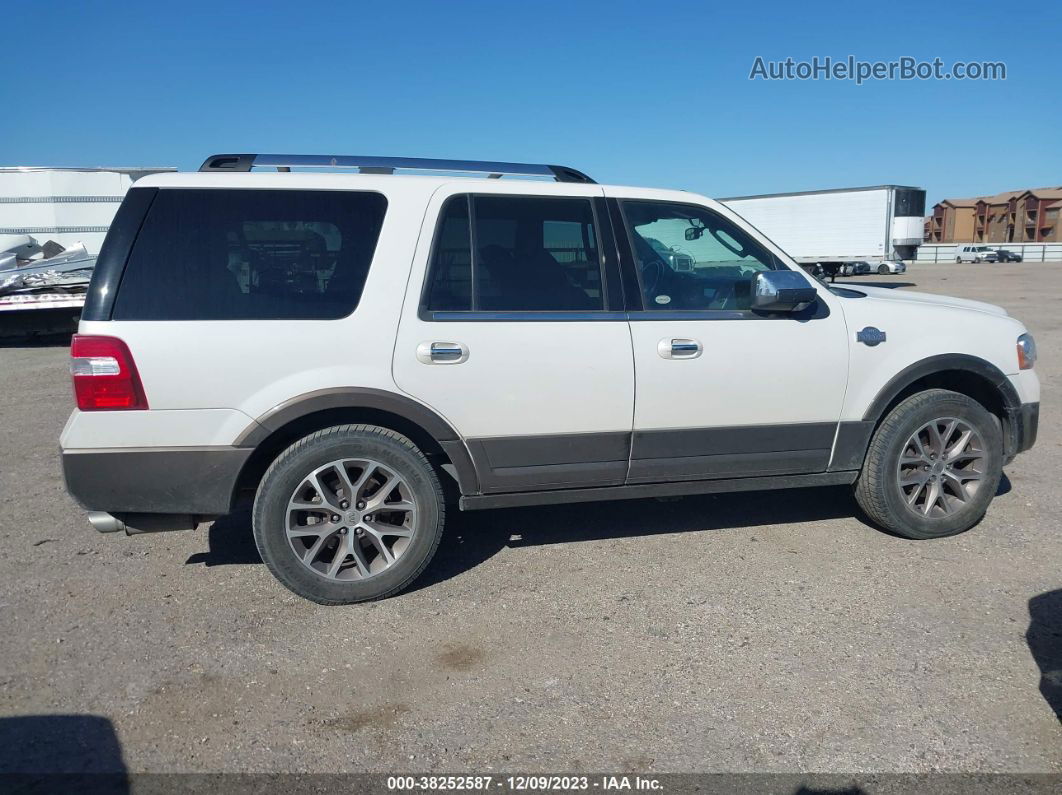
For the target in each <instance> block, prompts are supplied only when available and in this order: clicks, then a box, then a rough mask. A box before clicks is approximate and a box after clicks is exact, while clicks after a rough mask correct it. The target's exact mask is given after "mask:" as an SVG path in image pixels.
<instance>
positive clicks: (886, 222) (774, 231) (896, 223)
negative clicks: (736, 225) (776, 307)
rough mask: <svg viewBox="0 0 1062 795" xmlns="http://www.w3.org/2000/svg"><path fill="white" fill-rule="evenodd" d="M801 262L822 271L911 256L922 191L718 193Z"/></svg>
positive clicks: (836, 271)
mask: <svg viewBox="0 0 1062 795" xmlns="http://www.w3.org/2000/svg"><path fill="white" fill-rule="evenodd" d="M720 201H722V202H723V203H724V204H726V205H727V206H728V207H730V208H731V209H732V210H733V211H734V212H736V213H737V214H738V215H740V216H742V217H743V218H745V219H746V220H748V221H749V223H751V224H752V225H753V226H755V227H757V228H758V229H759V230H760V231H761V232H763V233H764V234H765V235H767V237H769V238H771V240H773V241H774V242H775V243H777V244H778V245H779V246H780V247H781V248H782V249H783V250H784V251H785V252H786V253H787V254H789V256H791V257H792V258H793V259H795V260H796V261H797V262H798V263H800V264H801V265H803V266H804V267H806V268H809V269H814V268H815V267H816V266H818V267H820V268H821V269H822V271H823V272H824V273H825V274H826V275H828V276H836V275H838V274H843V273H847V272H850V270H851V269H850V267H848V266H851V264H852V263H857V262H867V263H870V264H871V267H872V269H876V266H877V265H878V264H880V263H882V262H885V261H889V260H912V259H914V258H915V254H916V252H917V251H918V245H919V244H920V243H921V242H922V230H923V221H924V216H925V209H926V192H925V191H924V190H922V189H921V188H914V187H911V186H909V185H875V186H872V187H867V188H837V189H834V190H812V191H802V192H800V193H769V194H764V195H761V196H734V197H731V198H729V199H720Z"/></svg>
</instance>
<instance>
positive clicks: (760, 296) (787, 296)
mask: <svg viewBox="0 0 1062 795" xmlns="http://www.w3.org/2000/svg"><path fill="white" fill-rule="evenodd" d="M817 299H818V293H817V292H816V290H815V288H814V287H812V286H811V284H810V283H809V282H808V280H807V278H806V277H805V276H804V274H802V273H797V272H796V271H761V272H760V273H757V274H756V278H755V280H754V281H753V283H752V308H753V310H755V311H758V312H799V311H800V310H801V309H804V308H806V307H808V306H810V305H811V304H813V303H815V301H816V300H817Z"/></svg>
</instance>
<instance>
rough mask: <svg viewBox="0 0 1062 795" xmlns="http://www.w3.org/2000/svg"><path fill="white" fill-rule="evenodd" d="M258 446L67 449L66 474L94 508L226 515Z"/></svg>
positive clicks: (72, 489) (73, 489)
mask: <svg viewBox="0 0 1062 795" xmlns="http://www.w3.org/2000/svg"><path fill="white" fill-rule="evenodd" d="M252 452H253V450H251V449H250V448H242V447H208V448H161V449H155V448H151V449H129V450H123V449H111V450H66V451H64V452H63V476H64V478H65V479H66V487H67V489H68V490H69V492H70V493H71V494H72V495H73V496H74V498H75V499H76V500H77V501H78V502H80V503H81V504H82V505H83V506H85V507H86V508H88V509H89V510H92V511H107V512H108V513H112V514H118V513H172V514H195V515H200V516H220V515H222V514H226V513H228V512H229V511H230V510H231V508H232V496H233V489H234V486H235V484H236V480H237V478H238V477H239V475H240V470H241V469H242V468H243V465H244V463H245V462H246V461H247V458H248V457H249V456H250V455H251V453H252Z"/></svg>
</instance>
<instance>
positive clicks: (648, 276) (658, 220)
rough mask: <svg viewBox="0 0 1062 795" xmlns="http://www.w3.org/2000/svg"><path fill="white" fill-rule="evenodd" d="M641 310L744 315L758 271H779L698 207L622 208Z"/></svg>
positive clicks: (739, 233)
mask: <svg viewBox="0 0 1062 795" xmlns="http://www.w3.org/2000/svg"><path fill="white" fill-rule="evenodd" d="M623 212H624V215H625V216H626V219H627V225H628V228H629V230H630V235H631V245H632V247H633V248H634V258H635V262H636V264H637V270H638V279H639V282H640V283H641V289H642V297H643V304H644V307H645V309H647V310H666V309H672V310H674V309H679V310H681V309H685V310H703V309H708V310H712V309H718V310H747V309H750V308H751V306H752V282H753V279H754V278H755V276H756V274H757V273H759V272H760V271H768V270H776V269H778V268H780V267H781V265H780V264H779V263H778V261H777V260H776V258H775V257H774V255H772V254H771V253H770V252H769V251H767V249H765V248H764V247H763V246H762V245H761V244H760V243H758V242H756V240H754V239H753V238H752V237H751V236H750V235H749V234H748V233H747V232H745V231H744V230H743V229H741V228H740V227H738V226H737V225H736V224H734V223H732V222H731V221H728V220H727V219H725V218H723V217H722V216H720V215H717V214H716V213H714V212H712V211H711V210H708V209H707V208H704V207H697V206H695V205H689V204H671V203H668V202H649V201H646V202H642V201H625V202H623Z"/></svg>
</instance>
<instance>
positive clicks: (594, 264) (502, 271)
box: [425, 196, 604, 312]
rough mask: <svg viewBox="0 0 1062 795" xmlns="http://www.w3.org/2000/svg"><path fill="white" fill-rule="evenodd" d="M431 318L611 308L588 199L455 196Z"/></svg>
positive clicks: (441, 242) (440, 238)
mask: <svg viewBox="0 0 1062 795" xmlns="http://www.w3.org/2000/svg"><path fill="white" fill-rule="evenodd" d="M425 308H426V309H427V310H428V311H466V312H467V311H509V312H536V311H554V312H556V311H593V310H600V309H604V298H603V292H602V277H601V258H600V256H599V255H598V236H597V224H596V219H595V217H594V209H593V204H592V203H591V202H590V200H589V199H570V198H553V197H537V196H455V197H453V198H452V199H450V200H449V201H448V202H447V203H446V205H445V206H444V207H443V211H442V216H441V218H440V221H439V226H438V230H437V232H436V238H435V243H434V249H433V254H432V263H431V270H430V276H429V283H428V289H427V291H426V295H425Z"/></svg>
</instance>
